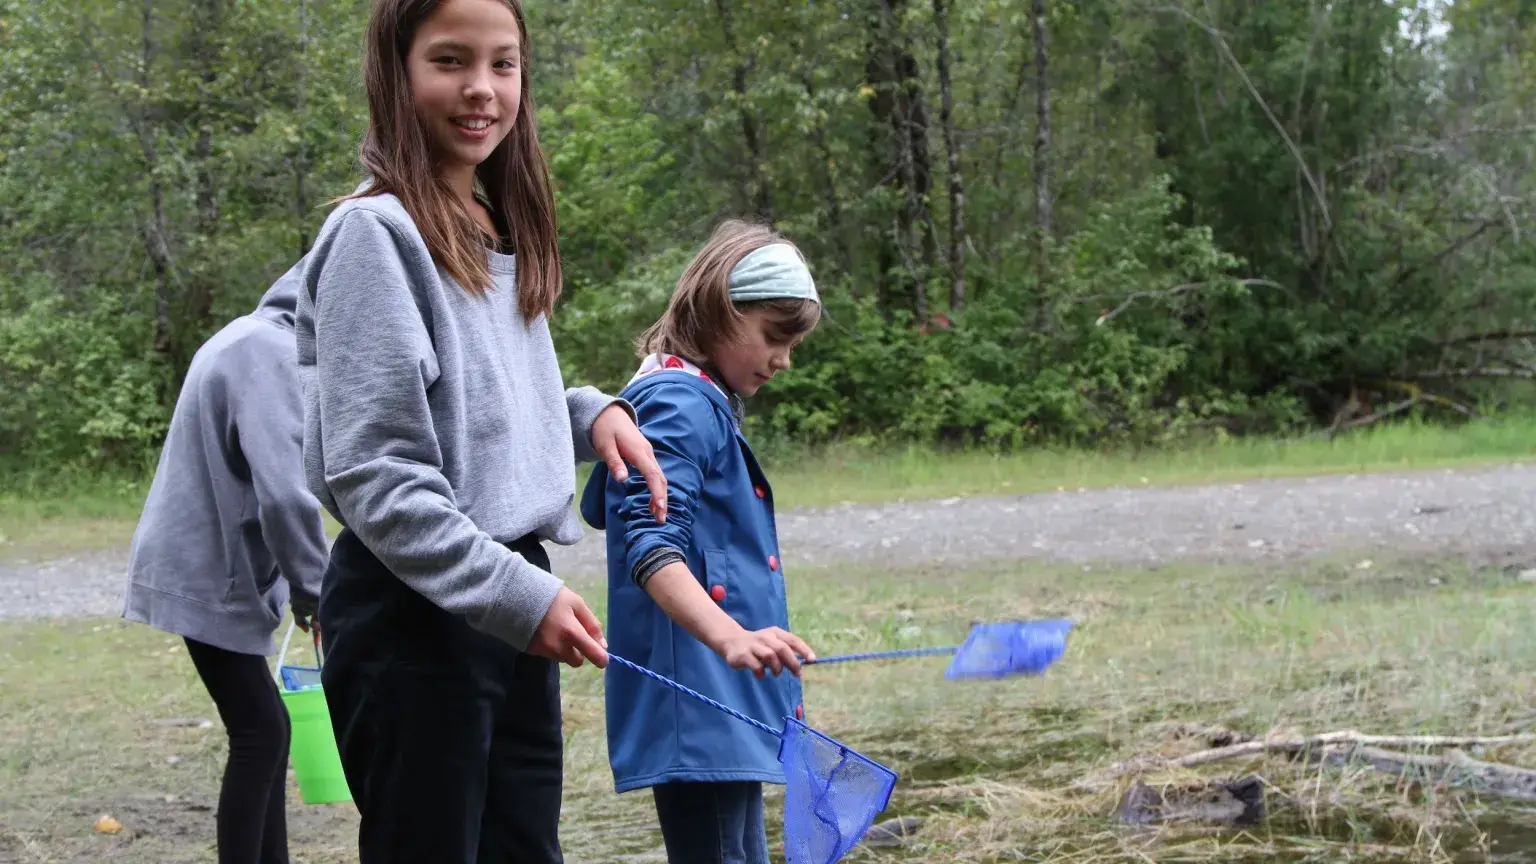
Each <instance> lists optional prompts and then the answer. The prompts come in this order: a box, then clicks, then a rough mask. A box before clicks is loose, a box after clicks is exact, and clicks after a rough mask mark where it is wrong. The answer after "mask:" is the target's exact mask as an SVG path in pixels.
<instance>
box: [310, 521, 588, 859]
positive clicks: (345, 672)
mask: <svg viewBox="0 0 1536 864" xmlns="http://www.w3.org/2000/svg"><path fill="white" fill-rule="evenodd" d="M509 546H510V547H511V548H512V549H513V550H514V551H516V552H519V553H521V554H522V555H523V556H524V557H526V558H527V559H528V561H529V562H530V563H532V564H534V565H536V566H538V567H540V568H543V569H545V570H548V569H549V558H548V556H547V555H546V554H545V552H544V549H543V547H542V546H540V545H539V544H538V542H537V541H535V540H531V539H525V540H521V541H518V542H516V543H512V544H509ZM320 621H321V638H322V639H323V640H324V648H325V666H324V669H323V671H322V673H321V680H322V682H323V683H324V684H325V695H326V702H327V704H328V705H329V707H330V713H331V723H332V725H333V727H334V728H335V730H336V743H337V745H338V746H339V748H340V751H341V763H342V768H343V770H344V771H345V773H346V777H347V785H348V787H349V788H350V789H351V790H352V798H353V801H354V802H355V803H356V804H357V808H358V811H359V812H360V813H361V815H362V824H361V826H360V827H359V829H358V855H359V860H360V862H361V864H393V862H401V864H406V862H409V864H419V862H428V861H430V862H434V864H436V862H441V864H490V862H497V864H500V862H508V864H511V862H516V864H559V862H561V861H563V858H562V857H561V854H560V840H559V821H560V787H561V782H562V780H563V777H562V763H561V760H562V758H563V755H564V754H563V741H562V738H561V730H560V667H559V666H558V665H557V664H556V663H554V662H553V661H550V660H546V659H544V658H542V657H535V656H533V655H529V654H523V653H521V652H519V651H517V650H516V649H514V648H512V647H511V646H509V645H507V644H506V643H504V642H501V641H500V640H498V639H495V638H493V637H491V636H487V635H485V634H483V633H481V632H479V631H477V630H475V629H473V628H471V627H470V626H469V625H468V624H466V623H465V622H464V621H463V619H461V618H459V617H458V616H455V615H451V614H449V613H447V612H445V611H443V609H442V608H441V607H438V606H436V605H434V604H433V603H431V602H430V601H428V600H427V599H426V598H424V597H422V596H421V595H420V594H418V593H416V592H415V591H412V590H411V589H410V588H408V587H406V585H405V584H404V583H403V582H401V581H400V580H399V579H397V578H395V576H394V575H393V574H391V573H390V572H389V570H388V569H386V568H385V567H384V565H383V564H382V563H380V562H379V560H378V559H377V558H375V557H374V555H373V553H371V552H369V551H368V549H367V547H365V546H364V545H363V544H362V542H361V541H360V540H358V539H357V535H355V534H353V533H352V532H351V531H349V530H343V531H342V533H341V534H340V536H339V537H337V539H336V543H335V545H334V546H333V547H332V549H331V559H330V564H329V565H328V567H327V569H326V573H325V580H324V583H323V588H322V590H321V596H320Z"/></svg>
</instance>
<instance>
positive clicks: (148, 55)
mask: <svg viewBox="0 0 1536 864" xmlns="http://www.w3.org/2000/svg"><path fill="white" fill-rule="evenodd" d="M139 24H140V27H141V28H142V34H143V38H142V40H141V41H140V43H139V44H140V54H139V68H138V70H137V72H136V74H135V76H134V77H135V78H136V79H137V81H136V83H137V84H138V85H139V92H140V93H141V94H143V97H142V98H144V99H146V100H147V99H148V94H149V71H150V68H151V67H152V66H153V65H154V62H155V40H154V26H155V0H144V4H143V8H142V12H141V16H140V20H139ZM131 116H132V117H133V126H134V134H135V137H137V138H138V139H139V152H140V153H141V154H142V155H143V157H144V175H145V176H146V177H148V178H149V203H150V215H149V218H148V219H146V220H145V221H144V224H143V226H142V227H141V228H140V229H139V233H140V235H141V236H143V238H144V252H145V254H146V255H148V256H149V262H150V266H151V267H153V268H154V271H155V335H154V342H153V343H152V347H153V348H154V350H155V352H156V353H158V354H160V355H162V356H164V357H167V358H169V356H170V354H171V351H172V347H173V341H174V339H173V337H174V334H175V326H174V322H173V320H172V311H173V309H174V306H175V298H174V297H173V296H172V291H171V284H172V262H171V252H170V248H169V244H168V243H167V242H166V236H165V234H166V226H165V189H164V187H163V186H162V185H161V183H160V170H159V168H160V151H159V144H158V143H157V142H156V140H155V130H154V128H153V126H152V120H151V117H150V106H149V104H148V102H147V101H145V102H141V103H140V104H139V105H138V106H137V107H136V108H135V109H134V110H133V111H132V112H131ZM176 374H177V376H178V377H179V375H180V370H176ZM161 396H162V398H161V400H160V401H161V403H162V404H165V403H166V400H165V398H164V397H165V396H166V394H161Z"/></svg>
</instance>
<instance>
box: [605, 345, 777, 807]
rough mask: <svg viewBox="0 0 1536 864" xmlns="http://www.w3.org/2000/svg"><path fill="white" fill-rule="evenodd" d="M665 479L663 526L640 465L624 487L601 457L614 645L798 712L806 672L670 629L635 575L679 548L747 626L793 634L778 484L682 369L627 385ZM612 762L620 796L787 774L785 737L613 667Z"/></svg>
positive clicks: (747, 703)
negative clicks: (745, 660)
mask: <svg viewBox="0 0 1536 864" xmlns="http://www.w3.org/2000/svg"><path fill="white" fill-rule="evenodd" d="M622 398H624V399H626V400H628V402H629V403H630V404H631V405H633V406H634V409H635V413H636V415H637V417H638V419H639V426H640V429H641V431H642V432H643V433H644V434H645V436H646V437H647V439H649V441H650V442H651V446H652V448H653V449H654V450H655V453H656V459H657V462H658V463H659V464H660V466H661V469H662V471H663V472H665V474H666V478H667V521H666V523H664V524H663V523H658V522H656V520H655V519H654V518H653V517H652V515H651V512H650V510H649V505H650V500H651V496H650V492H649V490H648V489H647V487H646V485H645V480H644V478H643V477H641V475H640V473H639V472H637V471H631V472H630V478H629V480H627V481H626V482H624V483H622V484H621V483H619V482H617V481H616V480H614V479H613V478H612V477H611V476H610V475H609V473H608V469H607V466H606V465H604V464H603V463H601V462H599V463H598V464H597V465H596V466H595V468H594V469H593V471H592V475H591V476H590V477H589V478H588V481H587V485H586V488H585V489H584V490H583V494H582V500H581V515H582V518H583V519H585V520H586V521H587V523H588V524H590V525H591V526H592V527H594V528H597V529H599V530H603V531H605V532H606V535H607V544H608V621H607V622H606V625H605V635H606V636H607V637H608V650H610V651H612V652H614V653H615V654H618V655H619V656H621V657H624V658H625V659H628V660H631V661H633V662H635V663H639V664H640V665H642V666H645V667H647V668H649V669H651V670H653V671H655V672H659V673H660V674H662V675H665V676H666V677H668V678H671V679H672V680H674V681H677V682H679V683H681V684H684V685H686V686H688V687H691V688H692V689H694V690H696V691H698V692H700V693H702V694H704V695H705V696H708V697H710V698H712V699H714V700H716V701H718V702H721V703H723V704H725V705H729V706H730V707H732V708H734V709H736V710H737V711H740V712H741V713H743V714H745V715H747V716H748V717H752V718H754V719H756V720H759V721H761V722H763V723H766V724H767V725H769V726H771V727H773V728H775V729H782V728H783V726H784V718H785V717H786V716H790V715H796V712H799V714H798V715H796V716H803V708H802V707H801V701H800V700H801V691H800V681H799V679H797V678H796V677H795V676H794V675H793V674H791V673H790V672H788V671H785V672H783V673H781V674H780V675H778V676H777V677H776V676H774V675H773V673H772V672H769V673H767V674H766V675H764V677H763V678H762V679H758V678H756V677H754V676H753V675H752V673H751V672H750V671H747V670H739V671H738V670H735V669H732V668H731V667H730V666H728V665H726V662H725V660H723V659H721V657H720V656H719V655H717V654H715V652H713V651H711V650H710V649H709V648H708V647H707V646H706V645H704V643H702V642H700V641H699V640H698V639H695V638H694V637H693V635H692V634H690V633H689V632H688V631H687V630H684V629H683V628H682V627H681V626H679V625H677V624H674V623H673V622H672V619H671V618H668V617H667V614H666V613H665V612H664V611H662V609H661V607H660V606H658V605H656V602H655V601H654V600H652V599H651V597H650V595H649V594H647V593H646V592H645V590H644V589H642V588H640V587H639V586H637V585H636V584H635V582H634V580H633V579H632V578H631V576H630V574H631V573H632V572H633V568H634V565H635V563H636V562H638V561H640V560H641V559H643V558H644V557H645V556H646V555H647V554H648V553H649V552H650V551H652V550H653V549H656V548H657V547H659V546H666V545H670V546H672V547H674V548H676V549H679V550H682V552H683V553H684V555H685V557H686V559H687V563H688V569H689V570H690V571H692V573H693V574H694V575H695V576H696V577H697V578H698V579H699V581H700V582H701V583H702V584H703V586H704V589H705V591H706V592H709V593H710V596H711V598H712V599H714V600H715V601H716V602H718V603H719V604H720V606H721V607H722V608H723V609H724V610H725V611H726V612H727V613H729V614H730V615H731V617H732V618H734V619H736V621H738V622H739V623H740V624H741V626H742V627H744V628H746V629H748V630H760V629H762V628H764V627H770V626H777V627H782V628H784V629H786V630H787V629H789V613H788V607H787V603H786V601H785V596H784V578H783V569H782V568H781V566H780V563H779V557H778V556H779V548H778V538H777V533H776V530H775V528H774V520H773V492H772V489H771V487H769V485H768V481H767V479H766V478H765V477H764V476H763V472H762V468H761V467H760V466H759V465H758V462H757V458H756V457H755V456H754V455H753V454H752V448H751V447H750V446H748V444H747V440H746V438H745V437H743V436H742V434H741V430H740V429H739V428H738V427H737V425H736V421H735V418H734V416H733V415H732V413H731V410H730V405H729V403H728V402H727V401H726V398H725V395H724V394H722V393H721V392H720V391H719V390H717V389H716V388H715V386H714V385H713V384H711V383H709V382H708V381H705V380H703V379H700V378H698V377H697V376H695V375H694V374H693V373H691V372H687V371H663V372H656V373H652V374H649V375H646V376H645V377H643V378H640V379H638V380H636V381H634V382H632V383H631V384H630V385H629V386H628V387H626V388H625V390H624V392H623V394H622ZM604 681H605V687H606V690H607V706H606V707H607V718H608V761H609V763H610V765H611V767H612V769H613V778H614V785H615V788H616V789H617V791H619V792H626V791H629V790H631V789H641V788H645V787H647V786H652V785H655V784H657V783H665V782H669V781H679V780H681V781H729V780H756V781H760V782H765V783H778V784H782V783H783V782H784V772H783V768H782V766H780V764H779V760H778V750H779V746H778V745H779V742H778V739H776V738H774V737H771V736H769V735H768V734H767V733H765V732H763V731H762V730H761V729H756V728H754V727H752V726H751V725H749V724H747V723H743V722H741V721H740V720H738V719H736V718H734V717H731V716H730V715H728V714H726V713H725V712H723V711H720V710H719V709H717V708H714V707H711V706H709V705H706V704H705V703H703V702H700V701H699V700H697V699H694V698H693V697H691V696H687V695H684V694H682V693H679V692H677V691H676V690H674V689H672V688H671V687H667V686H666V685H664V684H662V683H660V682H658V681H654V680H652V679H650V678H647V677H645V676H643V675H641V674H640V673H638V672H635V671H634V670H632V669H625V668H623V667H621V666H618V665H616V664H610V665H609V667H608V669H607V670H606V672H605V679H604Z"/></svg>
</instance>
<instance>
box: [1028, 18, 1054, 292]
mask: <svg viewBox="0 0 1536 864" xmlns="http://www.w3.org/2000/svg"><path fill="white" fill-rule="evenodd" d="M1031 17H1032V18H1033V19H1034V30H1035V236H1036V244H1037V245H1036V261H1035V267H1036V271H1037V273H1038V276H1039V279H1040V286H1041V287H1042V288H1043V287H1044V286H1045V284H1046V281H1047V280H1048V278H1049V276H1050V262H1049V261H1048V260H1047V253H1048V250H1049V247H1050V238H1051V90H1050V87H1049V85H1048V84H1047V79H1046V53H1045V0H1034V6H1033V10H1032V12H1031Z"/></svg>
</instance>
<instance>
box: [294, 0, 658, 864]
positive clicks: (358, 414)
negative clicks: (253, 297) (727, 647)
mask: <svg viewBox="0 0 1536 864" xmlns="http://www.w3.org/2000/svg"><path fill="white" fill-rule="evenodd" d="M528 57H529V47H528V34H527V29H526V27H525V26H524V22H523V16H522V11H521V7H520V6H519V4H518V3H517V2H515V0H455V2H451V3H440V2H430V0H376V2H375V4H374V8H373V13H372V17H371V19H370V22H369V28H368V39H367V44H366V46H365V57H364V78H365V80H366V82H367V88H368V97H369V107H370V112H369V123H368V132H367V137H366V139H365V141H364V144H363V149H362V157H363V162H364V164H365V165H366V167H367V168H368V169H369V173H370V178H369V181H368V182H367V183H366V184H365V185H364V186H363V187H362V188H360V189H359V190H358V191H357V192H355V193H354V194H353V195H351V196H349V197H348V199H347V200H345V201H344V202H343V203H341V204H340V205H339V206H338V207H336V208H335V210H333V211H332V212H331V214H330V215H329V217H328V218H327V219H326V221H325V225H324V226H323V227H322V228H321V230H320V232H319V234H318V236H317V238H316V241H315V246H314V249H313V250H312V252H311V254H310V258H309V261H308V264H307V266H306V268H305V271H304V276H303V289H302V291H301V292H300V296H299V307H298V337H299V338H298V346H299V368H300V372H301V377H302V380H303V384H304V399H305V422H306V427H305V436H304V466H305V470H306V473H307V476H308V478H309V488H310V489H311V490H313V492H314V493H315V495H316V497H318V498H319V499H320V501H321V503H322V504H324V506H325V507H326V508H327V509H328V510H329V511H330V512H331V513H332V514H333V515H334V516H335V517H336V519H337V520H338V521H339V522H340V523H341V525H342V526H343V530H342V531H341V533H340V535H339V536H338V537H337V539H336V542H335V544H334V545H333V547H332V552H331V558H330V562H329V565H328V567H327V570H326V574H325V579H324V584H323V587H322V594H321V600H320V618H321V620H322V621H323V622H324V629H323V631H322V634H323V639H324V642H325V661H326V662H325V664H324V667H323V670H322V673H321V680H322V682H323V684H324V687H325V692H326V699H327V702H328V704H329V707H330V712H331V720H332V726H333V728H334V729H335V730H336V737H337V744H338V747H339V749H340V753H341V761H342V767H343V770H344V771H345V773H346V777H347V782H348V786H349V787H350V789H351V791H352V795H353V800H354V801H355V803H356V804H357V807H358V809H359V811H360V812H361V815H362V821H361V825H360V828H359V855H360V861H361V864H380V862H396V861H399V862H425V861H432V862H443V864H473V862H487V861H506V862H512V861H518V862H532V864H555V862H559V861H561V860H562V859H561V854H560V845H559V839H558V832H557V825H558V822H559V815H560V800H561V782H562V774H563V771H562V735H561V725H560V693H559V681H560V678H559V666H558V663H559V662H562V661H563V662H566V663H569V664H570V665H572V666H580V665H581V664H582V663H583V662H584V661H585V660H591V661H592V662H593V663H594V664H596V665H598V666H600V667H601V666H605V665H606V663H607V654H606V653H605V651H604V644H605V643H604V640H603V637H602V628H601V625H600V624H599V623H598V620H597V618H596V617H595V616H594V615H593V614H592V612H591V611H590V610H589V609H588V608H587V606H586V604H585V603H584V602H583V601H582V600H581V598H580V597H578V596H577V595H576V594H575V593H574V592H572V591H571V590H570V589H569V588H566V587H564V586H563V584H562V583H561V581H560V580H559V579H558V578H556V577H555V576H554V575H553V574H552V573H551V572H550V565H549V558H548V555H547V554H546V552H545V549H544V544H545V543H546V542H555V543H561V544H569V543H574V542H575V541H576V540H577V539H579V538H580V536H581V535H580V527H579V523H578V522H577V517H576V514H575V511H574V509H573V506H572V505H573V503H574V498H575V486H576V476H575V466H576V463H577V461H578V460H584V461H591V460H594V459H598V458H602V459H604V460H605V461H606V462H607V463H608V464H609V465H610V466H617V469H618V471H619V472H620V474H624V473H627V472H626V471H625V468H624V463H625V462H626V461H628V462H630V463H632V464H634V465H635V466H636V467H637V468H639V469H640V470H641V472H642V473H643V474H645V475H646V477H647V478H648V479H649V480H650V481H651V483H652V484H653V487H654V488H655V489H656V490H657V492H658V493H659V494H661V495H662V504H661V506H660V508H659V510H660V511H661V512H660V514H659V516H664V515H665V488H664V485H663V482H662V478H661V473H660V470H659V469H658V468H657V467H656V461H655V458H654V456H653V455H652V453H651V450H650V445H649V444H648V443H646V441H645V438H644V436H642V435H641V434H640V432H639V430H638V429H637V428H636V427H635V423H634V414H633V409H631V408H630V407H629V406H628V405H627V404H626V403H623V402H620V401H618V400H615V399H614V398H612V397H610V396H605V395H603V394H602V393H599V392H597V391H596V390H594V389H592V388H589V387H580V388H571V389H567V388H566V387H565V385H564V383H563V381H562V379H561V373H560V366H559V363H558V361H557V360H556V357H555V352H554V346H553V344H552V342H551V338H550V331H549V322H548V315H549V314H550V313H551V312H552V310H553V308H554V304H555V301H556V298H557V297H558V294H559V291H560V278H561V276H560V260H559V249H558V245H557V242H556V236H557V231H556V225H555V216H554V213H555V209H554V199H553V193H552V190H551V187H550V182H549V176H548V170H547V168H546V166H545V163H544V161H543V156H542V153H541V150H540V148H539V144H538V139H537V136H536V134H535V130H534V114H533V105H532V96H531V93H530V89H529V87H530V84H529V78H528V77H527V75H526V73H525V71H524V70H525V69H526V68H527V62H528Z"/></svg>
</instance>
